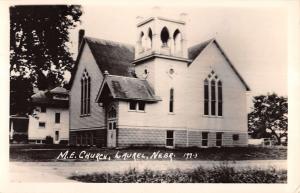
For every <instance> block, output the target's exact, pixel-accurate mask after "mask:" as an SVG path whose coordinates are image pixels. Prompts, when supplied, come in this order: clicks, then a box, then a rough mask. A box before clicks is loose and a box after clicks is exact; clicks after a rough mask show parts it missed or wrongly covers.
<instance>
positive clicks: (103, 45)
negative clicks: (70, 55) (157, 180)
mask: <svg viewBox="0 0 300 193" xmlns="http://www.w3.org/2000/svg"><path fill="white" fill-rule="evenodd" d="M85 45H88V46H89V48H90V50H91V52H92V55H93V56H94V59H95V61H96V63H97V65H98V67H99V69H100V71H101V72H102V73H104V72H105V71H108V72H109V74H113V75H119V76H128V77H133V76H134V65H133V64H132V63H131V62H132V61H133V60H134V46H132V45H128V44H123V43H118V42H113V41H109V40H102V39H97V38H91V37H84V39H83V41H82V43H81V45H80V50H79V53H78V56H77V60H76V63H75V66H74V68H73V70H72V73H71V74H72V76H71V80H70V86H71V85H72V83H73V81H74V76H75V73H76V71H77V68H78V64H79V61H80V58H81V55H82V52H83V48H84V46H85Z"/></svg>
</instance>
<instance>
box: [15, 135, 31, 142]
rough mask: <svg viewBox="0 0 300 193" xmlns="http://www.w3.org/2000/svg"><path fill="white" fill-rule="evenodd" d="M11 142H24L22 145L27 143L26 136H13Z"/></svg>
mask: <svg viewBox="0 0 300 193" xmlns="http://www.w3.org/2000/svg"><path fill="white" fill-rule="evenodd" d="M13 141H16V142H18V143H20V142H24V143H25V142H26V143H27V141H28V136H27V135H25V134H14V135H13Z"/></svg>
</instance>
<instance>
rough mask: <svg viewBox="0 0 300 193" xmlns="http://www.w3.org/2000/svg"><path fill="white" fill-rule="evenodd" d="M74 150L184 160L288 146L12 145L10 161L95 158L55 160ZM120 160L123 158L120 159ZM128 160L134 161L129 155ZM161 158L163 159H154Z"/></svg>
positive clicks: (270, 154)
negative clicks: (110, 146) (116, 147)
mask: <svg viewBox="0 0 300 193" xmlns="http://www.w3.org/2000/svg"><path fill="white" fill-rule="evenodd" d="M66 151H68V152H69V153H70V152H74V154H75V155H79V154H80V153H81V152H82V151H85V152H86V153H89V154H91V155H92V154H97V153H98V154H104V155H108V156H109V157H110V158H111V160H116V159H115V155H116V154H117V153H118V154H119V155H123V154H125V155H130V154H132V153H140V154H143V155H144V156H145V157H150V156H151V155H152V154H153V152H158V151H159V152H160V153H169V154H171V153H173V155H175V157H173V160H186V159H187V154H186V153H192V154H190V155H192V158H191V159H190V160H216V161H218V160H285V159H287V148H263V147H232V148H225V147H224V148H207V149H201V148H178V149H166V148H153V147H152V148H149V147H139V148H138V147H136V148H134V147H131V148H125V149H104V148H95V147H92V148H89V147H64V146H61V145H11V146H10V161H30V162H32V161H33V162H35V161H41V162H43V161H44V162H48V161H97V159H96V158H94V159H92V158H91V159H80V158H78V156H77V157H76V158H74V157H73V158H69V159H65V160H57V159H56V158H57V157H58V156H59V155H60V153H63V152H66ZM119 160H122V159H119ZM127 160H133V158H128V159H127ZM157 160H162V159H157Z"/></svg>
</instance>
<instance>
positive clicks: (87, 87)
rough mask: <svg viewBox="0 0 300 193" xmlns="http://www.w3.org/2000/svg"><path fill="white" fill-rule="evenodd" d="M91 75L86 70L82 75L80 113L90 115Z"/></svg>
mask: <svg viewBox="0 0 300 193" xmlns="http://www.w3.org/2000/svg"><path fill="white" fill-rule="evenodd" d="M90 106H91V77H90V76H89V74H88V72H87V71H86V70H84V72H83V74H82V77H81V98H80V114H81V115H89V114H90V113H91V107H90Z"/></svg>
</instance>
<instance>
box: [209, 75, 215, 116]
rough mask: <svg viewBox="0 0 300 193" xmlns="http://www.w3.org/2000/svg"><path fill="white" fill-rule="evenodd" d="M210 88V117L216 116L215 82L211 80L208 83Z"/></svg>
mask: <svg viewBox="0 0 300 193" xmlns="http://www.w3.org/2000/svg"><path fill="white" fill-rule="evenodd" d="M210 86H211V95H210V96H211V105H210V106H211V115H216V82H215V80H212V81H211V83H210Z"/></svg>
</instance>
